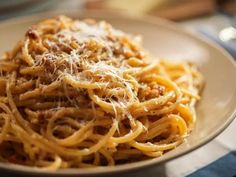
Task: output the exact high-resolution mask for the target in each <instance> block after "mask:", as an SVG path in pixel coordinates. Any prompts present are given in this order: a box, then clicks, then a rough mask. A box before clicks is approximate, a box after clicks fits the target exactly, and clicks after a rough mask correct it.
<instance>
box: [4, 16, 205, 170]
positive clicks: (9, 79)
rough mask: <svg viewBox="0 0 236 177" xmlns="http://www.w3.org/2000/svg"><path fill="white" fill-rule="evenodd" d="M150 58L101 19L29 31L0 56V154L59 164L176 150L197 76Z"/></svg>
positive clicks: (188, 120)
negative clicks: (12, 47)
mask: <svg viewBox="0 0 236 177" xmlns="http://www.w3.org/2000/svg"><path fill="white" fill-rule="evenodd" d="M149 58H150V57H149V56H148V55H147V54H146V53H145V50H143V49H142V46H141V45H140V37H137V36H131V35H129V34H125V33H124V32H122V31H119V30H116V29H114V28H113V27H112V26H111V25H110V24H108V23H106V22H104V21H100V22H95V21H94V20H91V19H86V20H81V21H80V20H72V19H70V18H68V17H65V16H60V17H57V18H52V19H47V20H45V21H42V22H40V23H38V24H37V25H34V26H32V27H31V28H29V29H28V31H27V32H26V34H25V37H24V38H23V39H22V40H21V41H20V42H18V43H17V45H16V46H15V48H14V49H13V50H12V51H10V52H6V54H5V55H4V56H3V58H2V60H0V71H1V76H0V91H1V92H0V94H1V95H0V161H1V162H5V163H15V164H21V165H26V166H32V167H37V168H42V169H47V170H57V169H61V168H84V167H96V166H109V165H117V164H123V163H130V162H136V161H140V160H145V159H149V158H153V157H158V156H161V155H163V154H164V153H165V152H167V151H169V150H171V149H174V148H175V147H176V146H178V145H179V144H181V143H182V142H183V140H184V139H185V137H186V136H188V135H189V133H190V132H191V130H192V129H193V127H194V124H195V121H196V116H195V108H194V106H195V103H196V101H197V100H198V99H200V97H199V90H200V88H201V86H202V76H201V74H200V73H199V72H198V70H197V69H196V67H195V66H194V65H192V64H189V63H185V62H180V63H176V62H175V63H170V62H167V61H164V60H160V59H155V60H153V61H151V60H150V59H149Z"/></svg>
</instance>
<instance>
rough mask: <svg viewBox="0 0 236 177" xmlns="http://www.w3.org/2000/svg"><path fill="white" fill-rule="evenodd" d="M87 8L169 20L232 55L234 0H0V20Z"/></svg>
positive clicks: (235, 41)
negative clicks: (204, 37)
mask: <svg viewBox="0 0 236 177" xmlns="http://www.w3.org/2000/svg"><path fill="white" fill-rule="evenodd" d="M87 9H89V10H94V9H99V10H105V11H115V12H126V13H130V14H132V15H137V16H138V15H143V14H145V15H152V16H158V17H162V18H166V19H169V20H173V21H176V22H178V23H180V24H181V25H183V26H185V27H186V28H189V29H190V30H195V31H197V32H199V33H201V34H202V35H205V36H207V37H208V38H210V39H211V40H214V41H215V42H217V43H218V44H220V45H222V46H223V47H224V48H226V49H227V50H228V51H229V52H230V53H231V54H232V55H233V56H234V57H236V45H235V44H236V28H235V27H236V18H235V15H236V0H0V21H3V20H7V19H9V18H12V17H19V16H25V15H29V14H33V13H38V12H45V11H54V10H62V11H63V10H64V11H68V10H78V11H80V10H87Z"/></svg>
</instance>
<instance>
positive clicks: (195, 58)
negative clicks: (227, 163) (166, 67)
mask: <svg viewBox="0 0 236 177" xmlns="http://www.w3.org/2000/svg"><path fill="white" fill-rule="evenodd" d="M59 14H65V15H69V16H71V17H74V18H95V19H100V20H101V19H102V20H106V21H108V22H110V23H111V24H112V25H114V26H115V27H116V28H118V29H121V30H123V31H125V32H130V33H133V34H141V35H142V36H143V40H144V41H143V42H144V47H145V48H146V49H148V51H149V52H150V53H151V54H152V55H153V56H156V58H166V59H168V60H185V61H186V60H187V61H191V62H193V63H195V64H196V65H197V66H198V67H199V68H200V71H201V72H202V73H203V75H204V78H205V87H204V90H203V92H202V99H201V101H200V102H199V103H198V104H197V123H196V127H195V129H194V130H193V132H192V133H191V135H190V136H189V137H188V138H187V140H186V142H184V143H183V144H181V145H180V146H178V147H177V148H176V149H174V150H172V151H170V152H168V153H166V154H164V155H163V156H161V157H158V158H154V159H150V160H146V161H140V162H134V163H130V164H124V165H118V166H115V167H98V168H90V169H64V170H59V171H56V172H48V171H43V170H38V169H35V168H31V167H25V166H20V165H14V164H10V165H9V164H4V163H0V168H1V169H3V170H7V171H11V172H16V173H23V174H24V175H26V174H28V175H43V174H44V175H52V176H59V175H60V176H61V175H62V176H77V175H80V176H89V175H105V174H106V175H108V174H114V173H121V172H128V171H131V170H137V169H143V168H145V167H148V166H154V165H160V164H163V163H164V162H167V161H169V160H171V159H174V158H177V157H179V156H181V155H184V154H186V153H188V152H190V151H193V150H195V149H197V148H199V147H200V146H202V145H204V144H206V143H207V142H209V141H211V140H212V139H213V138H214V137H216V136H217V135H218V134H219V133H221V132H222V131H223V130H224V129H225V128H226V127H227V126H228V125H229V124H230V122H231V121H232V120H233V119H234V117H235V115H236V82H235V76H236V64H235V61H234V60H233V58H232V57H231V56H230V55H229V54H228V53H227V52H226V51H224V50H223V49H222V48H220V47H218V46H217V45H215V44H213V43H211V42H209V41H207V40H206V39H204V38H202V37H199V36H197V35H196V34H193V33H190V32H188V31H186V30H184V29H182V28H180V27H179V26H178V25H176V24H174V23H172V22H168V21H166V20H163V19H159V18H154V17H148V16H142V17H134V16H128V15H125V14H118V13H116V14H115V13H111V12H109V13H108V12H99V11H86V12H84V11H81V12H67V13H66V12H53V13H44V14H38V15H37V16H31V17H24V18H19V19H13V20H10V21H6V22H3V23H1V24H0V39H1V40H0V41H1V42H0V53H3V52H4V51H6V50H8V49H11V48H12V47H13V46H14V44H15V43H16V41H18V40H19V39H20V38H21V37H22V36H23V35H24V32H25V31H26V30H27V28H28V27H29V26H31V25H32V24H35V23H37V22H38V21H40V20H41V19H45V18H49V17H52V16H56V15H59Z"/></svg>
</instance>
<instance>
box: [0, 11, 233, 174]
mask: <svg viewBox="0 0 236 177" xmlns="http://www.w3.org/2000/svg"><path fill="white" fill-rule="evenodd" d="M90 13H93V14H94V13H95V14H97V15H98V16H104V15H111V16H110V17H109V18H111V19H112V18H118V17H121V18H122V19H129V20H136V21H140V22H145V23H150V24H153V25H161V26H163V27H165V28H169V29H171V30H173V31H176V32H178V33H182V34H184V35H188V36H190V37H191V38H194V39H196V40H198V41H199V40H200V41H201V42H203V43H205V44H207V45H208V46H210V47H212V48H215V49H216V50H218V51H219V52H220V53H222V55H224V56H225V57H224V58H227V60H229V62H230V63H231V64H232V66H233V67H234V69H235V70H236V61H235V60H234V59H233V57H232V56H231V55H230V54H229V53H228V52H227V51H226V50H225V49H223V48H222V47H221V46H219V45H218V44H216V43H214V42H213V41H211V40H209V39H207V38H205V37H204V36H202V35H200V34H199V33H197V32H194V31H190V30H188V29H186V28H184V27H183V26H181V25H179V24H177V23H175V22H172V21H169V20H166V19H163V18H160V17H153V16H150V15H140V16H135V15H133V14H130V13H127V12H123V11H113V12H111V11H104V10H81V11H79V12H78V11H76V10H72V11H68V10H66V11H65V10H53V11H46V12H40V13H35V14H30V15H24V16H20V17H14V18H11V19H6V20H3V21H1V22H0V29H1V28H4V27H5V26H8V25H15V24H19V23H22V22H23V23H26V22H32V21H38V20H42V19H46V18H50V17H52V16H58V15H59V14H64V15H71V16H76V17H77V18H80V16H81V14H82V16H84V14H88V15H89V14H90ZM93 16H94V15H93ZM235 97H236V90H235V92H234V94H233V97H232V98H235ZM232 100H234V99H232ZM229 114H230V115H228V116H226V117H227V120H226V121H225V122H224V123H223V124H222V125H221V127H219V128H218V129H217V130H215V131H213V132H212V133H211V134H209V136H208V137H207V138H204V139H202V140H201V141H199V143H198V144H196V145H194V146H192V147H190V148H188V149H186V150H183V151H182V152H179V153H177V154H173V155H171V156H169V157H167V158H165V159H163V160H162V161H159V162H155V159H157V158H154V159H150V160H144V161H138V162H132V163H129V164H122V165H117V166H114V167H96V168H90V169H89V170H88V169H61V170H58V171H45V170H42V169H37V168H34V167H28V166H23V165H17V164H11V163H2V162H0V169H3V170H6V171H11V172H13V173H22V174H31V175H32V174H34V175H38V174H42V175H49V176H52V175H55V176H56V175H58V176H62V175H66V176H74V175H83V176H89V175H93V176H95V175H104V174H114V173H116V174H118V173H123V172H128V171H133V170H137V169H143V168H146V167H151V166H154V165H161V164H164V163H166V162H168V161H170V160H173V159H177V158H179V157H180V156H183V155H186V154H188V153H190V152H192V151H194V150H196V149H197V148H199V147H201V146H203V145H205V144H207V143H209V142H210V141H211V140H213V139H214V138H215V137H217V136H218V135H219V134H220V133H222V132H223V131H224V130H225V129H226V128H227V127H228V126H229V125H230V123H231V122H232V121H233V120H234V119H235V118H236V104H235V108H234V110H233V111H232V113H229Z"/></svg>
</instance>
